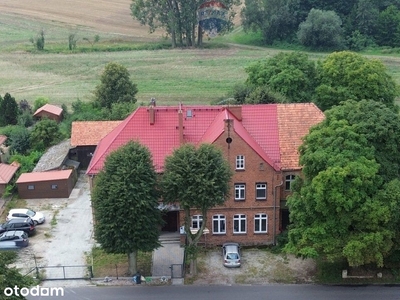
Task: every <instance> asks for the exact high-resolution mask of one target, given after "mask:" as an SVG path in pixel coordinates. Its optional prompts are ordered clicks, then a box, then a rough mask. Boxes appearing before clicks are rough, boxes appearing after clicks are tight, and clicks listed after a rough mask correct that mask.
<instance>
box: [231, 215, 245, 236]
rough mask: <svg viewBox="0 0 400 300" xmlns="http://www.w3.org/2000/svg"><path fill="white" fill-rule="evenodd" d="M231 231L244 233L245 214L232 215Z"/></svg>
mask: <svg viewBox="0 0 400 300" xmlns="http://www.w3.org/2000/svg"><path fill="white" fill-rule="evenodd" d="M233 233H246V215H234V216H233Z"/></svg>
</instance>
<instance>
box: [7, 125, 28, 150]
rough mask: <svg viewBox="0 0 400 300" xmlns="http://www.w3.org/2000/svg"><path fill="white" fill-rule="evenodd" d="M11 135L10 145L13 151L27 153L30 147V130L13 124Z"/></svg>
mask: <svg viewBox="0 0 400 300" xmlns="http://www.w3.org/2000/svg"><path fill="white" fill-rule="evenodd" d="M13 127H14V128H13V130H12V131H11V133H10V136H9V140H10V141H9V145H10V151H11V152H17V153H20V154H26V153H27V152H28V151H29V149H30V146H31V145H30V134H29V130H28V129H26V128H25V127H23V126H13Z"/></svg>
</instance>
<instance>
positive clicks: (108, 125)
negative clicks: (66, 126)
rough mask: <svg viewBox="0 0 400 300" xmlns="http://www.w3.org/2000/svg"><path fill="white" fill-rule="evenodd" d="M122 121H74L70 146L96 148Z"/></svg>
mask: <svg viewBox="0 0 400 300" xmlns="http://www.w3.org/2000/svg"><path fill="white" fill-rule="evenodd" d="M121 122H122V121H79V122H78V121H76V122H72V128H71V146H72V147H76V146H92V145H93V146H96V145H97V144H98V143H99V142H100V140H101V139H102V138H103V137H105V136H106V135H107V134H109V133H110V132H111V131H112V130H113V129H114V128H115V127H117V126H118V125H119V124H121Z"/></svg>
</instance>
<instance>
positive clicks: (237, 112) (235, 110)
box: [227, 105, 242, 121]
mask: <svg viewBox="0 0 400 300" xmlns="http://www.w3.org/2000/svg"><path fill="white" fill-rule="evenodd" d="M227 109H228V110H229V112H230V113H231V114H232V115H234V116H235V117H236V119H238V120H239V121H242V106H241V105H234V106H227Z"/></svg>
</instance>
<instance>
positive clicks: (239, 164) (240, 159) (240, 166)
mask: <svg viewBox="0 0 400 300" xmlns="http://www.w3.org/2000/svg"><path fill="white" fill-rule="evenodd" d="M236 170H244V155H238V156H236Z"/></svg>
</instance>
